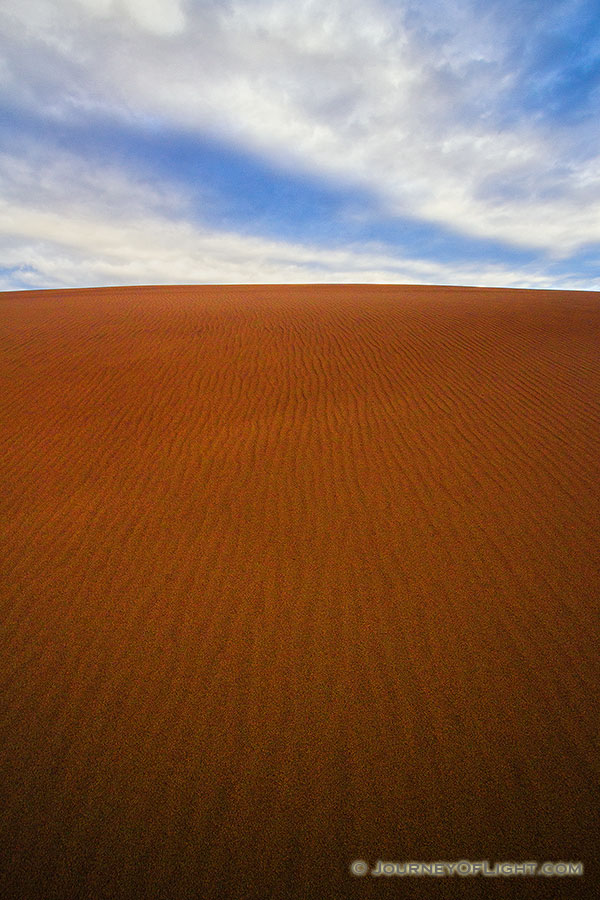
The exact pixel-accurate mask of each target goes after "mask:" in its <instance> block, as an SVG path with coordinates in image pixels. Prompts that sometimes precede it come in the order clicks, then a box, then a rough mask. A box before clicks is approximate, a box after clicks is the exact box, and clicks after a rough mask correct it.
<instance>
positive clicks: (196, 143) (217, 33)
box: [0, 0, 600, 290]
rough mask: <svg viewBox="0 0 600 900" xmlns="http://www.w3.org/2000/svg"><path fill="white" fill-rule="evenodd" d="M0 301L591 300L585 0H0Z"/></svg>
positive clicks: (597, 33) (594, 1) (592, 198)
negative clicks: (135, 291)
mask: <svg viewBox="0 0 600 900" xmlns="http://www.w3.org/2000/svg"><path fill="white" fill-rule="evenodd" d="M0 51H1V52H0V85H1V88H0V290H15V289H31V288H56V287H59V288H60V287H87V286H103V285H118V284H220V283H257V282H258V283H261V282H262V283H268V282H270V283H294V282H299V283H312V282H343V283H377V282H385V283H411V284H459V285H461V284H462V285H480V286H497V287H531V288H551V289H583V290H600V0H327V2H326V3H324V2H323V0H18V2H8V0H0Z"/></svg>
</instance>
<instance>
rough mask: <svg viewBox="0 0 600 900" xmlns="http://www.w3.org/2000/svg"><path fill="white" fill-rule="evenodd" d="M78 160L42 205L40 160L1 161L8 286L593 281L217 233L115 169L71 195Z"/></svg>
mask: <svg viewBox="0 0 600 900" xmlns="http://www.w3.org/2000/svg"><path fill="white" fill-rule="evenodd" d="M39 161H40V160H39V158H38V160H37V162H38V163H39ZM71 163H72V159H71V158H70V157H64V158H58V159H55V160H54V164H53V166H52V167H51V168H49V169H48V171H47V172H46V174H45V177H44V179H43V181H42V182H41V183H40V191H41V192H42V197H41V201H42V202H36V201H35V200H34V198H33V190H32V188H33V183H34V182H35V181H36V177H37V176H36V171H37V170H36V166H35V165H33V164H32V163H28V162H26V161H24V160H19V159H16V158H13V157H10V156H6V155H5V156H3V157H0V176H1V175H4V177H6V174H7V173H8V172H10V173H12V175H13V182H12V183H13V191H12V193H11V195H10V196H8V197H6V198H5V199H4V201H3V203H2V204H1V205H0V244H1V245H2V248H3V250H2V265H3V267H4V268H5V269H8V270H11V269H13V268H14V270H16V271H14V272H12V273H11V272H10V271H9V272H8V273H5V274H4V275H0V289H4V290H9V289H11V287H13V285H14V283H15V278H17V279H18V282H19V284H20V285H21V286H22V287H31V288H37V287H53V286H56V287H76V286H86V285H87V286H94V285H99V284H173V283H181V284H185V283H190V284H194V283H252V282H254V283H257V282H262V283H269V282H270V283H281V282H289V283H294V282H296V283H308V282H314V283H317V282H326V283H327V282H346V283H347V282H358V283H376V282H387V283H400V284H401V283H413V284H414V283H434V284H473V285H482V286H485V285H488V286H505V287H508V286H515V287H517V286H518V287H540V288H541V287H557V286H562V287H572V288H578V287H581V288H584V287H586V285H584V284H582V283H580V282H578V281H577V279H568V278H565V279H563V281H562V282H561V283H560V285H558V284H557V281H556V279H551V278H549V277H548V276H546V275H544V273H543V272H540V271H536V270H535V269H534V268H533V269H530V270H524V271H521V272H519V271H512V270H511V269H510V268H507V267H505V266H487V267H482V266H481V265H479V264H477V265H476V264H473V265H472V266H456V265H450V264H448V265H442V264H439V263H435V262H432V261H430V260H426V259H419V258H408V257H398V256H394V255H392V254H391V253H390V251H389V249H388V248H385V247H382V246H378V245H376V244H372V245H370V246H367V247H365V246H350V247H346V248H342V249H323V248H321V247H318V246H313V245H307V244H302V243H289V242H285V241H277V240H270V239H266V238H261V237H252V236H248V235H242V234H237V233H235V232H234V231H215V230H210V229H208V228H205V227H203V226H202V225H199V224H194V223H193V222H191V221H190V220H189V216H188V213H189V210H187V208H186V205H185V198H182V197H181V196H180V195H178V194H177V193H174V194H173V195H171V194H170V193H169V192H168V190H167V189H166V188H164V189H163V190H162V191H160V192H157V191H156V190H154V189H153V188H152V187H151V186H149V185H146V184H144V183H143V182H141V181H139V182H138V183H133V184H132V183H130V182H129V181H128V180H127V179H126V178H125V177H123V176H122V174H120V173H119V172H117V171H115V170H114V169H112V168H108V167H106V168H104V167H96V168H90V170H89V171H88V173H87V179H86V180H84V179H80V180H78V181H77V184H76V187H75V188H74V189H73V190H71V191H70V190H69V184H70V181H69V179H70V175H71V174H72V170H71V169H70V164H71ZM115 210H117V211H118V214H116V215H115V212H114V211H115ZM24 261H26V264H25V265H24ZM588 287H589V285H588Z"/></svg>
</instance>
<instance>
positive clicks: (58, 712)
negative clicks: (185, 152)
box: [0, 285, 600, 900]
mask: <svg viewBox="0 0 600 900" xmlns="http://www.w3.org/2000/svg"><path fill="white" fill-rule="evenodd" d="M0 313H1V326H0V328H1V337H2V371H1V376H0V378H1V382H0V387H1V394H2V398H3V399H2V430H1V432H0V436H1V441H2V443H1V448H0V454H1V464H2V472H3V476H2V478H3V485H2V491H1V501H0V502H1V504H2V525H1V528H2V552H3V561H2V572H3V594H2V601H1V604H0V613H1V623H2V630H1V647H2V649H1V654H0V690H1V696H0V754H1V762H2V776H3V777H2V798H1V800H2V807H1V821H0V853H1V854H2V857H3V863H2V882H1V883H0V894H1V895H2V896H3V897H7V898H9V897H10V898H12V897H18V898H21V900H29V898H35V900H37V898H43V900H79V898H94V900H95V898H102V900H103V898H107V900H112V898H115V900H125V898H127V900H130V898H131V900H133V898H152V900H154V898H157V900H158V898H161V900H162V898H164V900H181V898H186V900H187V898H189V900H191V898H209V900H210V898H214V900H217V898H218V900H246V898H251V900H268V898H282V900H283V898H292V900H313V898H314V900H317V898H318V900H337V898H346V897H348V898H355V897H356V898H376V897H377V898H379V897H385V898H387V897H400V896H401V897H440V898H443V897H482V898H483V897H510V898H512V897H515V898H516V897H548V898H557V897H587V896H590V897H591V896H594V888H595V886H596V885H597V884H598V862H597V860H596V855H597V841H596V835H595V834H594V831H595V830H596V829H597V827H598V824H599V823H598V821H597V808H598V799H599V798H598V791H597V786H598V756H597V748H595V743H596V739H597V732H598V704H597V700H598V685H599V684H600V677H599V676H600V672H599V668H600V666H599V653H598V627H597V622H598V619H597V615H598V608H597V606H598V604H597V600H598V593H599V586H600V578H599V572H598V534H600V472H599V465H598V464H599V460H600V429H599V418H600V417H599V406H600V390H599V389H600V358H599V352H598V351H599V337H600V295H599V294H593V293H576V292H575V293H567V292H538V291H508V290H491V289H490V290H483V289H466V288H434V287H383V286H382V287H372V286H360V285H359V286H355V285H346V286H295V287H289V286H284V287H281V286H267V287H265V286H252V287H238V286H234V287H231V286H230V287H200V288H197V287H183V288H182V287H176V288H170V287H161V288H111V289H102V290H89V291H87V290H81V291H46V292H23V293H13V294H4V295H0ZM356 859H364V860H366V861H368V862H369V864H370V865H374V864H375V862H376V860H377V859H382V860H392V861H406V860H423V861H430V860H452V861H457V860H461V859H470V860H490V862H492V863H493V862H494V861H504V860H510V861H528V860H537V861H539V862H544V861H546V860H550V861H557V860H566V861H576V860H582V861H583V862H584V864H585V867H586V874H585V875H584V877H583V878H563V879H559V878H554V879H552V878H551V879H543V878H536V879H526V878H523V877H520V878H519V877H516V878H512V879H511V878H505V879H491V878H488V879H484V880H483V881H482V879H481V877H479V878H478V879H474V878H461V877H460V876H455V877H453V878H425V879H418V878H387V879H384V878H374V877H371V876H367V877H364V878H356V877H353V876H352V875H351V874H350V873H349V864H350V862H351V861H352V860H356Z"/></svg>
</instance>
